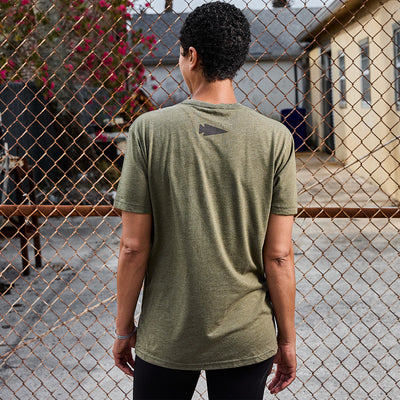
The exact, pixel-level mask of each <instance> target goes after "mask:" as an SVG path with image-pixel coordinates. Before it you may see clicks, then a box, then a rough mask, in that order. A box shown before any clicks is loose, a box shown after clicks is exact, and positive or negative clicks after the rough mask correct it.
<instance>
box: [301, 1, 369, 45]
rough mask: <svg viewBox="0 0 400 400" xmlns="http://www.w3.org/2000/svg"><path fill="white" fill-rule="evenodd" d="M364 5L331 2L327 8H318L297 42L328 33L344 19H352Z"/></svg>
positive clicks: (361, 2) (357, 2)
mask: <svg viewBox="0 0 400 400" xmlns="http://www.w3.org/2000/svg"><path fill="white" fill-rule="evenodd" d="M362 5H365V0H333V1H332V2H331V3H330V4H329V6H328V7H323V8H320V9H319V11H318V12H317V14H316V15H315V19H314V20H313V21H312V22H311V24H310V25H309V26H308V27H307V29H306V30H304V31H303V32H302V33H300V35H299V37H298V40H299V41H301V42H305V41H311V40H315V39H316V38H318V36H319V35H320V34H321V33H324V32H325V33H328V34H329V33H330V31H331V26H332V25H335V24H336V23H337V22H340V21H342V20H343V19H344V18H348V17H354V15H355V12H357V11H360V9H361V6H362Z"/></svg>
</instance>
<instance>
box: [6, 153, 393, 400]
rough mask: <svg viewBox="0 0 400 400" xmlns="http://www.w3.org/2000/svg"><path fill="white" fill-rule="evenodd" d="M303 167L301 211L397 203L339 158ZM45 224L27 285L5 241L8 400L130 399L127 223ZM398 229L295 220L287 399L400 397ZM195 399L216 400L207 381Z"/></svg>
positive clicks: (12, 245) (306, 157)
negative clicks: (122, 290) (294, 345)
mask: <svg viewBox="0 0 400 400" xmlns="http://www.w3.org/2000/svg"><path fill="white" fill-rule="evenodd" d="M305 161H306V162H305ZM304 162H305V163H304ZM298 170H299V181H300V182H302V184H303V185H304V186H305V187H306V188H309V190H307V191H305V192H303V193H301V194H300V196H299V199H300V203H301V204H302V205H310V206H311V205H313V206H314V205H317V204H327V203H328V204H329V205H331V206H336V205H346V206H354V205H363V206H369V207H372V206H374V205H377V204H379V205H382V206H390V205H391V203H390V201H389V200H388V198H387V196H386V195H385V194H384V193H383V192H381V191H380V190H379V188H377V187H376V186H375V185H373V184H372V183H370V182H366V181H365V180H364V179H363V178H361V177H360V176H358V175H354V174H353V175H352V174H350V173H349V172H348V171H346V170H341V166H340V165H339V164H338V163H336V162H335V160H334V159H332V158H331V159H329V156H326V155H325V156H324V155H319V157H312V156H311V154H310V153H304V154H300V155H299V156H298ZM330 173H334V177H335V179H333V180H330V181H329V182H323V183H324V185H321V181H323V180H324V179H325V178H326V177H327V176H328V175H329V174H330ZM341 185H344V187H345V190H343V189H342V188H341ZM299 189H300V192H301V187H300V188H299ZM332 197H333V200H332ZM42 223H43V225H42V227H41V228H40V233H41V240H42V246H43V249H42V256H43V264H44V266H43V268H42V269H40V270H36V269H35V268H34V267H32V268H31V274H30V275H29V276H27V277H21V276H20V275H19V270H20V258H19V256H18V249H19V247H18V242H17V241H11V242H0V246H2V247H3V248H2V251H1V256H0V268H1V271H2V280H3V281H7V282H12V284H13V287H12V289H11V291H10V293H9V294H7V295H3V296H2V297H1V299H0V311H1V315H2V323H1V325H0V354H1V364H0V377H1V383H0V384H1V386H0V399H4V400H8V399H24V400H26V399H41V400H42V399H60V400H61V399H96V400H102V399H104V400H105V399H116V400H120V399H124V398H131V386H132V381H131V379H130V378H128V377H126V376H124V375H123V373H122V372H120V371H119V370H118V369H116V368H115V367H113V360H112V358H111V346H112V343H113V329H114V315H115V311H116V301H115V272H116V266H117V249H118V242H119V236H120V233H121V226H120V221H119V218H115V217H113V218H112V217H110V218H104V219H103V218H98V217H93V218H89V219H87V220H84V219H83V218H78V217H74V218H70V219H68V220H65V219H62V218H55V219H50V220H48V221H42ZM399 230H400V219H392V220H387V219H374V220H371V221H370V220H365V219H353V220H348V219H336V220H333V221H332V220H329V219H316V220H314V221H313V220H310V219H297V220H296V225H295V230H294V241H295V254H296V266H297V272H296V277H297V311H296V325H297V334H298V361H299V367H298V378H297V380H296V381H295V382H294V383H293V384H292V385H291V387H290V390H289V389H288V390H286V391H284V392H282V394H280V395H279V396H277V398H279V399H294V398H295V399H302V400H303V399H315V398H318V399H319V400H322V399H343V400H345V399H346V400H347V399H357V400H359V399H377V400H378V399H379V400H381V399H393V400H394V399H399V398H400V383H399V378H398V377H399V376H400V367H399V363H400V348H399V346H398V338H399V337H400V324H399V315H400V301H399V293H400V280H399V279H398V278H399V271H400V254H399V249H400V235H399ZM30 255H32V252H30ZM32 256H33V255H32ZM139 311H140V307H138V310H137V312H138V313H139ZM265 398H266V399H267V398H270V396H268V394H267V393H266V395H265ZM193 399H196V400H197V399H207V394H206V385H205V380H204V378H202V379H200V381H199V385H198V387H197V391H196V394H195V395H194V397H193Z"/></svg>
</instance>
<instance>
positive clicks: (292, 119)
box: [281, 108, 307, 151]
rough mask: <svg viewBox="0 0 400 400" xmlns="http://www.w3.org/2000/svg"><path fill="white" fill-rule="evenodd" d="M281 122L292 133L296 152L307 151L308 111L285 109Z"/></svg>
mask: <svg viewBox="0 0 400 400" xmlns="http://www.w3.org/2000/svg"><path fill="white" fill-rule="evenodd" d="M281 122H282V123H283V124H284V125H285V126H286V127H288V128H289V130H290V132H292V135H293V139H294V147H295V149H296V151H305V150H307V146H306V138H307V133H306V109H305V108H285V109H283V110H281Z"/></svg>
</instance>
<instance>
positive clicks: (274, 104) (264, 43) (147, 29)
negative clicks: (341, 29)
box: [132, 7, 319, 119]
mask: <svg viewBox="0 0 400 400" xmlns="http://www.w3.org/2000/svg"><path fill="white" fill-rule="evenodd" d="M318 10H319V9H316V8H287V7H285V8H277V9H268V8H265V9H264V10H262V11H253V10H249V9H246V10H245V11H244V12H245V15H246V16H247V18H248V20H249V22H250V24H251V33H252V43H251V46H250V54H249V56H248V58H247V60H246V63H245V65H244V66H243V68H242V69H241V71H240V72H239V73H238V75H237V76H236V78H235V80H234V82H235V94H236V97H237V99H238V101H239V102H241V103H242V104H245V105H248V106H250V107H252V108H255V109H257V110H258V111H259V112H261V113H263V114H265V115H269V116H272V117H275V118H276V119H279V118H280V111H281V110H282V109H285V108H293V107H296V106H302V105H303V101H304V96H305V95H304V88H305V85H306V79H304V78H305V70H306V66H307V65H306V61H307V57H306V55H305V53H304V49H303V47H302V45H301V43H299V42H298V41H297V40H296V38H297V36H298V35H299V34H300V33H301V32H302V31H303V30H304V29H305V27H306V26H308V25H309V24H310V23H311V22H312V20H313V18H314V16H315V14H316V13H317V12H318ZM186 16H187V14H186V13H184V14H177V13H174V12H168V13H163V14H161V15H158V14H148V13H144V14H140V15H138V16H137V18H136V19H134V21H133V22H132V25H133V26H132V28H133V29H134V30H139V29H141V31H142V33H143V35H144V36H148V35H155V37H156V40H157V44H156V48H157V50H155V51H154V52H153V54H152V55H151V54H147V55H145V56H144V57H143V59H142V61H143V64H144V66H145V68H146V70H147V73H148V75H149V76H150V78H149V80H148V82H147V84H146V85H145V86H144V88H145V90H146V91H147V92H148V93H152V100H153V101H154V102H155V103H157V104H160V105H161V106H168V105H172V104H176V103H179V102H180V101H182V100H184V99H186V98H187V97H188V94H189V93H188V90H187V88H186V85H185V84H184V82H183V80H182V76H181V74H180V72H179V68H178V59H179V43H178V38H179V32H180V29H181V27H182V23H183V21H184V20H185V18H186ZM155 86H158V87H157V89H154V87H155Z"/></svg>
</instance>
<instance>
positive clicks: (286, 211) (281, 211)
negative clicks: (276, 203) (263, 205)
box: [271, 207, 298, 215]
mask: <svg viewBox="0 0 400 400" xmlns="http://www.w3.org/2000/svg"><path fill="white" fill-rule="evenodd" d="M297 212H298V210H297V207H271V214H277V215H296V214H297Z"/></svg>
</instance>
